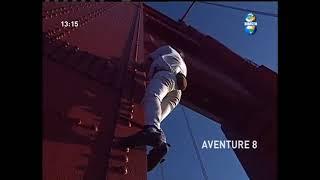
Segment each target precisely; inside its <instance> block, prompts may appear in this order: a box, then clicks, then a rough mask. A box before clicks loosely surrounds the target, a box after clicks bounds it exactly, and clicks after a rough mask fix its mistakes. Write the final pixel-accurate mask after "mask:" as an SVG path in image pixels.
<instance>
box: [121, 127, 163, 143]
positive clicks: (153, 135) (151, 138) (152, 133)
mask: <svg viewBox="0 0 320 180" xmlns="http://www.w3.org/2000/svg"><path fill="white" fill-rule="evenodd" d="M165 141H166V140H165V136H164V133H163V132H162V131H161V130H159V129H157V128H156V127H155V126H145V127H144V129H143V130H141V131H139V132H137V133H136V134H133V135H131V136H128V137H122V138H119V141H118V145H119V146H120V147H128V148H134V147H136V146H143V145H148V146H158V145H160V144H161V143H163V142H165Z"/></svg>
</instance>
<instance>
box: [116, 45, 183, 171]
mask: <svg viewBox="0 0 320 180" xmlns="http://www.w3.org/2000/svg"><path fill="white" fill-rule="evenodd" d="M183 58H184V55H183V53H182V51H180V50H179V49H177V48H173V47H172V46H170V45H163V46H161V47H159V48H158V49H156V50H155V51H154V52H152V53H151V54H149V55H148V56H147V58H146V59H147V60H145V64H144V65H145V66H144V67H149V73H148V75H147V76H148V79H149V84H148V85H147V88H146V91H145V94H144V97H143V100H142V104H143V109H144V119H145V125H144V128H143V129H142V130H141V131H139V132H137V133H136V134H133V135H131V136H128V137H123V138H121V139H120V140H119V144H120V145H121V146H125V147H129V148H134V147H136V146H142V145H148V146H152V147H153V149H152V150H150V152H149V153H148V156H147V161H148V162H147V163H148V164H147V167H148V171H150V170H152V169H153V168H154V167H155V166H156V165H157V164H158V163H159V162H161V161H163V160H164V159H163V157H164V156H165V154H166V153H167V152H168V150H169V147H170V145H169V144H168V143H167V141H166V136H165V134H164V132H163V130H162V129H161V126H160V125H161V122H162V121H163V120H164V119H165V118H166V117H167V116H168V115H169V114H170V112H172V110H173V109H174V108H175V107H176V106H177V105H178V103H179V102H180V99H181V95H182V91H184V90H185V89H186V87H187V79H186V76H187V67H186V64H185V62H184V59H183Z"/></svg>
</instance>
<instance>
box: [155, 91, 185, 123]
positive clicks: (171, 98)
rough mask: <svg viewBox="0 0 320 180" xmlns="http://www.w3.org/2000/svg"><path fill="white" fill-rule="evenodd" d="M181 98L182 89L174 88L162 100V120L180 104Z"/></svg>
mask: <svg viewBox="0 0 320 180" xmlns="http://www.w3.org/2000/svg"><path fill="white" fill-rule="evenodd" d="M180 99H181V91H180V90H173V91H171V92H169V93H168V94H167V95H166V96H165V97H164V98H163V100H162V102H161V112H162V114H161V119H160V122H161V121H163V120H164V119H165V118H166V117H167V116H168V115H169V114H170V113H171V111H172V110H173V109H174V108H175V107H176V106H177V105H178V104H179V102H180Z"/></svg>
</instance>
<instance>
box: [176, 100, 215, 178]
mask: <svg viewBox="0 0 320 180" xmlns="http://www.w3.org/2000/svg"><path fill="white" fill-rule="evenodd" d="M181 110H182V111H183V114H184V119H185V120H186V123H187V127H188V132H189V134H190V136H191V139H192V143H193V147H194V149H195V151H196V155H197V158H198V160H199V162H200V167H201V171H202V175H203V177H204V179H205V180H208V179H209V178H208V175H207V172H206V168H205V167H204V164H203V161H202V159H201V156H200V153H199V149H198V146H197V143H196V140H195V138H194V135H193V133H192V129H191V126H190V123H189V120H188V117H187V115H186V112H185V110H184V108H183V107H182V106H181Z"/></svg>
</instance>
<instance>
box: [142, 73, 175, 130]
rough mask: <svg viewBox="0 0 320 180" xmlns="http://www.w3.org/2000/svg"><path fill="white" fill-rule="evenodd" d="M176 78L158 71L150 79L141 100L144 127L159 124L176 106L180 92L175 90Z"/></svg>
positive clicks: (158, 125)
mask: <svg viewBox="0 0 320 180" xmlns="http://www.w3.org/2000/svg"><path fill="white" fill-rule="evenodd" d="M176 82H177V80H176V76H175V74H173V73H170V72H169V71H159V72H157V73H156V74H155V75H154V76H153V78H152V79H151V81H150V83H149V85H148V86H147V89H146V92H145V94H144V98H143V107H144V118H145V123H146V125H155V126H156V127H157V128H159V129H161V128H160V123H161V122H162V121H163V119H164V118H166V117H167V116H168V114H169V113H170V112H171V111H172V110H173V109H174V108H175V107H176V106H177V105H178V103H179V102H180V99H181V90H177V83H176Z"/></svg>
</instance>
